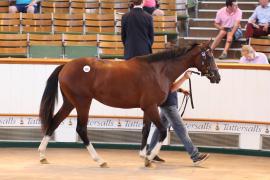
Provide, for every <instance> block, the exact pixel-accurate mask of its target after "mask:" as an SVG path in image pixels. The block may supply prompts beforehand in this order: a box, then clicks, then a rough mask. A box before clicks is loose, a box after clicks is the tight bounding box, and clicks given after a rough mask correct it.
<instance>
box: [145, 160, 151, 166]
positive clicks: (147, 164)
mask: <svg viewBox="0 0 270 180" xmlns="http://www.w3.org/2000/svg"><path fill="white" fill-rule="evenodd" d="M144 166H145V167H152V163H151V161H150V160H149V159H148V158H145V159H144Z"/></svg>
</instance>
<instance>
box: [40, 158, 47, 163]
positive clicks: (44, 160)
mask: <svg viewBox="0 0 270 180" xmlns="http://www.w3.org/2000/svg"><path fill="white" fill-rule="evenodd" d="M40 163H41V164H49V161H48V160H47V159H46V158H45V159H41V160H40Z"/></svg>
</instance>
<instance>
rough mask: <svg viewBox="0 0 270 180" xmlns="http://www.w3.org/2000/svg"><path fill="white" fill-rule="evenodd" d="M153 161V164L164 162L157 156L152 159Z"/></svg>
mask: <svg viewBox="0 0 270 180" xmlns="http://www.w3.org/2000/svg"><path fill="white" fill-rule="evenodd" d="M153 161H155V162H165V160H164V159H161V158H160V157H158V156H157V155H156V156H155V157H154V159H153Z"/></svg>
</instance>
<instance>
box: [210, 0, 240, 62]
mask: <svg viewBox="0 0 270 180" xmlns="http://www.w3.org/2000/svg"><path fill="white" fill-rule="evenodd" d="M241 19H242V11H241V10H240V9H239V8H238V6H237V2H236V0H226V7H223V8H221V9H220V10H218V12H217V15H216V19H215V23H214V25H215V27H216V28H217V29H218V30H219V33H218V35H217V36H216V38H215V40H214V42H213V44H212V46H211V48H212V49H213V50H214V49H215V48H216V47H217V46H218V45H219V43H220V42H221V40H222V39H223V38H224V37H225V36H226V35H227V40H226V44H225V47H224V50H223V52H222V54H221V56H220V57H219V59H226V58H227V54H228V50H229V48H230V46H231V43H232V41H233V40H238V39H240V38H241V37H242V31H241V27H240V21H241Z"/></svg>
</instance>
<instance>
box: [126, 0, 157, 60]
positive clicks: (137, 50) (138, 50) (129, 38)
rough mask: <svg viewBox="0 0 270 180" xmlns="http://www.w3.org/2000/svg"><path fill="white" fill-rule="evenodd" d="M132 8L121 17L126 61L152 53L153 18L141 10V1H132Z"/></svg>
mask: <svg viewBox="0 0 270 180" xmlns="http://www.w3.org/2000/svg"><path fill="white" fill-rule="evenodd" d="M133 3H134V8H133V9H131V10H130V12H128V13H126V14H124V15H123V17H122V29H121V37H122V42H123V44H124V58H125V59H126V60H128V59H130V58H132V57H135V56H142V55H147V54H151V53H152V44H153V42H154V28H153V18H152V16H151V15H149V14H148V13H146V12H144V11H143V9H142V6H143V0H133Z"/></svg>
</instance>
